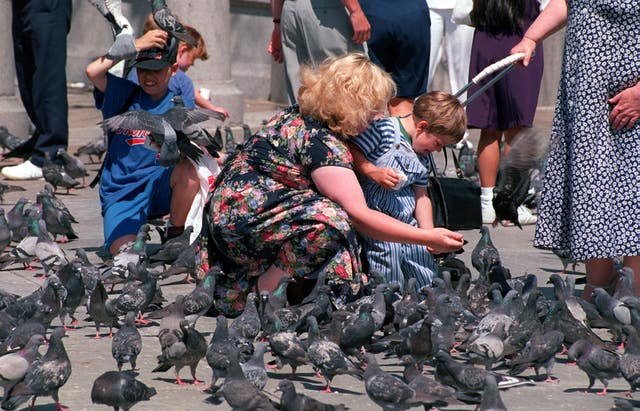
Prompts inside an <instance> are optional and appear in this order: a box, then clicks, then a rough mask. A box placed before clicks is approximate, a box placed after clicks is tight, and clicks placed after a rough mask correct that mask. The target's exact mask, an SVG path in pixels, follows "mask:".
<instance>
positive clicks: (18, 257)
mask: <svg viewBox="0 0 640 411" xmlns="http://www.w3.org/2000/svg"><path fill="white" fill-rule="evenodd" d="M41 217H42V211H41V210H40V209H39V208H36V207H34V208H30V209H29V210H27V216H26V226H27V235H26V236H25V237H24V238H23V239H22V240H20V242H19V243H18V244H17V245H16V246H15V247H13V248H12V249H11V250H10V251H9V252H8V253H5V254H2V255H0V268H5V267H7V266H9V265H11V264H15V263H20V264H22V265H23V266H24V267H25V268H26V269H29V270H32V269H33V268H32V267H31V262H32V261H33V260H34V259H35V258H36V243H37V242H38V234H39V232H40V227H39V221H40V219H41Z"/></svg>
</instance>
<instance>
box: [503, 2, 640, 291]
mask: <svg viewBox="0 0 640 411" xmlns="http://www.w3.org/2000/svg"><path fill="white" fill-rule="evenodd" d="M564 25H566V37H565V49H564V56H563V67H562V76H561V80H560V88H559V91H558V101H557V104H556V110H555V114H554V121H553V128H552V130H551V151H550V154H549V161H548V165H547V170H546V176H545V184H544V190H543V193H542V201H541V204H540V207H539V215H538V224H537V227H536V234H535V239H534V245H535V246H536V247H540V248H551V249H553V248H559V249H569V250H570V251H571V257H572V258H574V259H576V260H585V261H586V267H587V286H586V287H585V290H584V293H583V296H584V297H586V298H591V293H592V290H593V288H594V287H603V288H606V289H608V290H609V291H612V289H613V288H614V287H615V284H616V280H617V278H616V275H615V274H616V273H615V272H614V270H613V262H612V257H616V256H623V257H624V264H625V265H626V266H628V267H631V268H632V269H633V270H634V272H635V281H634V287H635V290H636V294H639V292H640V124H638V122H637V121H638V118H640V58H639V56H640V2H638V1H637V0H551V2H550V3H549V5H548V6H547V8H546V9H545V10H544V11H543V12H542V13H541V14H540V16H539V17H538V18H537V19H536V21H535V22H534V23H533V24H532V25H531V27H530V28H529V30H527V32H526V33H525V34H524V38H523V39H522V41H521V42H520V43H519V44H518V45H516V46H515V47H514V48H513V49H512V50H511V52H512V53H517V52H524V53H526V56H525V58H524V60H523V62H522V63H523V64H524V65H525V66H526V65H528V64H529V61H530V60H531V59H532V58H533V59H535V58H536V57H534V56H533V50H534V49H535V46H536V44H537V43H539V42H541V41H542V40H544V39H545V38H546V37H548V36H549V35H550V34H552V33H554V32H556V31H557V30H559V29H560V28H561V27H562V26H564Z"/></svg>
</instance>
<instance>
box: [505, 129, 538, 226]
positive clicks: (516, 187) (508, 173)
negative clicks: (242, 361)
mask: <svg viewBox="0 0 640 411" xmlns="http://www.w3.org/2000/svg"><path fill="white" fill-rule="evenodd" d="M548 142H549V139H548V138H545V137H544V135H543V133H540V132H538V131H537V130H536V129H534V128H526V127H525V128H523V129H522V131H520V132H518V134H517V135H516V136H515V137H514V140H513V142H512V144H511V149H510V150H509V153H508V154H507V155H506V156H505V158H504V159H503V161H502V162H501V164H500V170H499V171H498V181H497V184H496V187H495V188H494V189H493V193H494V195H493V208H494V210H495V211H496V222H498V221H504V220H508V221H511V222H512V223H513V224H515V225H516V226H517V227H518V228H520V229H522V225H521V224H520V222H519V221H518V207H520V206H521V205H522V203H524V200H525V198H526V197H527V195H528V192H529V182H530V178H529V172H530V170H531V169H532V168H533V167H535V166H537V165H538V163H539V162H540V160H541V159H542V158H543V157H544V156H545V155H546V152H547V149H548Z"/></svg>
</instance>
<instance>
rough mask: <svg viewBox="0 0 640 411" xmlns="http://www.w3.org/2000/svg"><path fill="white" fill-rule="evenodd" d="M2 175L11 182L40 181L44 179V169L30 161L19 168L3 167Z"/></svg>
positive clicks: (19, 165)
mask: <svg viewBox="0 0 640 411" xmlns="http://www.w3.org/2000/svg"><path fill="white" fill-rule="evenodd" d="M1 173H2V175H3V176H5V178H7V179H9V180H38V179H40V178H42V168H41V167H38V166H37V165H35V164H33V163H32V162H31V161H30V160H27V161H25V162H24V163H20V164H18V165H17V166H9V167H3V168H2V171H1Z"/></svg>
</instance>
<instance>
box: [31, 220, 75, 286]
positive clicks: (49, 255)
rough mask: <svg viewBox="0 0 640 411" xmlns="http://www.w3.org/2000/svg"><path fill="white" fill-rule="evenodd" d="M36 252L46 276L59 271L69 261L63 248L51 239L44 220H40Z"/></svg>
mask: <svg viewBox="0 0 640 411" xmlns="http://www.w3.org/2000/svg"><path fill="white" fill-rule="evenodd" d="M34 253H35V255H36V258H37V259H38V260H39V261H40V264H41V265H42V268H43V269H44V276H45V277H48V276H49V275H51V274H52V273H56V272H58V271H59V270H60V269H61V268H62V267H63V266H64V265H66V264H68V263H69V260H68V259H67V256H66V254H65V253H64V251H63V250H62V248H60V246H59V245H58V244H56V243H54V242H53V240H52V239H51V236H50V235H49V233H48V232H47V226H46V223H45V222H44V220H40V221H38V240H37V241H36V246H35V249H34Z"/></svg>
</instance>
